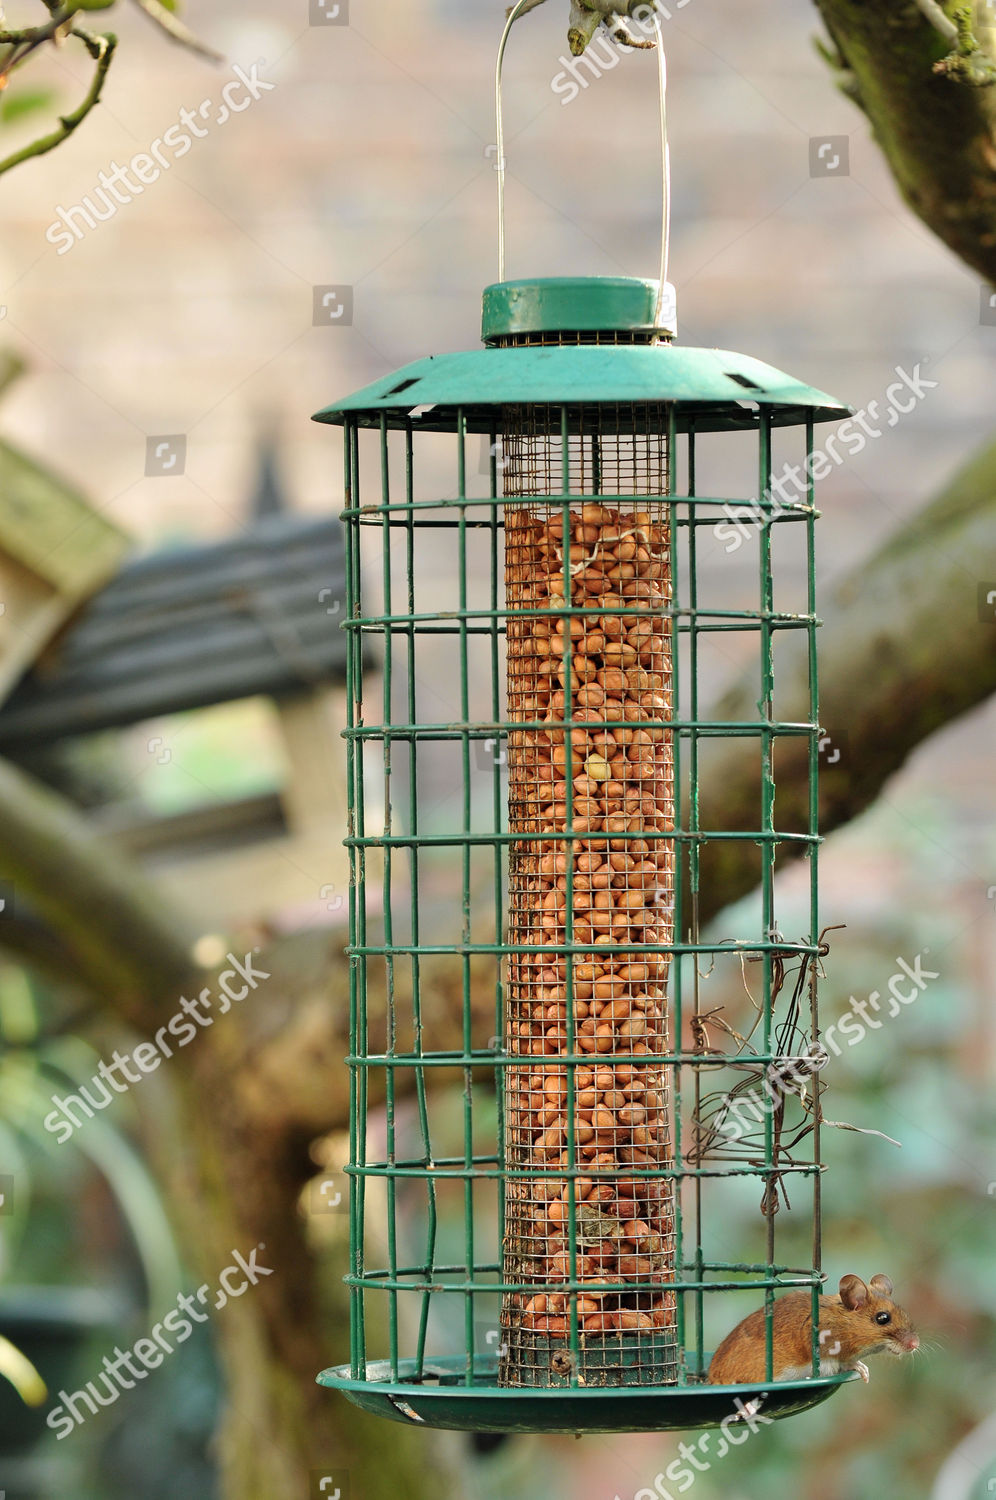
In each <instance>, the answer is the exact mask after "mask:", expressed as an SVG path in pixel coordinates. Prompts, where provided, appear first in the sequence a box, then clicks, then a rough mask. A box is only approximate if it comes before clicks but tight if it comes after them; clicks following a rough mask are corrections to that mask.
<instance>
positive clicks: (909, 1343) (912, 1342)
mask: <svg viewBox="0 0 996 1500" xmlns="http://www.w3.org/2000/svg"><path fill="white" fill-rule="evenodd" d="M906 1347H907V1349H908V1350H909V1351H910V1353H911V1354H913V1353H915V1352H916V1350H917V1349H919V1347H920V1337H919V1335H918V1334H916V1333H908V1334H907V1335H906Z"/></svg>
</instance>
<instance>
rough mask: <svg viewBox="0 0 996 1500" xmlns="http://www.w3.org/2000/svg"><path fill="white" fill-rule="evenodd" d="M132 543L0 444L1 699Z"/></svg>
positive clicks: (58, 482) (46, 473)
mask: <svg viewBox="0 0 996 1500" xmlns="http://www.w3.org/2000/svg"><path fill="white" fill-rule="evenodd" d="M3 383H4V382H3V377H2V375H0V386H2V384H3ZM130 545H131V544H130V542H129V540H128V538H127V536H126V535H125V534H124V532H123V531H120V530H119V529H118V527H117V526H115V525H113V523H112V522H110V521H108V520H105V518H104V517H103V516H102V515H100V514H99V513H98V512H97V511H96V510H94V508H93V506H91V505H90V504H89V502H88V501H87V500H85V499H84V498H83V496H82V495H81V494H79V493H78V492H77V491H76V490H75V489H74V488H73V487H72V486H71V485H69V484H67V483H66V482H65V481H64V480H62V479H60V478H58V477H57V476H56V475H55V474H53V473H52V472H51V471H50V470H49V469H48V468H47V467H45V465H43V464H40V463H38V462H37V461H36V460H35V459H33V458H30V457H29V456H28V455H27V454H25V453H21V452H19V451H18V450H17V449H16V448H12V447H11V446H10V444H9V443H4V442H0V701H2V699H3V697H4V695H5V694H6V693H8V692H9V691H10V689H11V688H12V687H13V686H14V684H15V683H16V682H17V680H18V678H20V677H21V675H22V673H23V672H24V671H25V670H26V668H27V667H28V666H29V665H30V664H31V663H32V662H33V661H34V660H35V658H36V657H37V656H38V654H39V652H40V651H42V649H43V648H44V647H45V646H46V645H47V643H48V642H49V641H50V640H51V638H52V637H53V635H55V633H56V631H57V630H58V629H59V627H60V626H61V625H63V624H64V623H65V621H66V620H67V619H69V618H70V616H71V615H72V614H73V612H74V611H75V610H76V609H78V607H79V605H80V604H81V603H82V601H83V600H85V599H87V598H88V597H89V596H90V595H91V594H92V593H93V591H94V590H95V589H97V588H99V587H100V585H101V584H103V583H106V581H107V579H108V578H110V577H111V575H112V574H113V573H114V572H115V571H116V570H117V569H118V568H119V567H120V565H121V562H122V559H123V558H124V557H125V555H126V554H127V552H128V551H129V548H130Z"/></svg>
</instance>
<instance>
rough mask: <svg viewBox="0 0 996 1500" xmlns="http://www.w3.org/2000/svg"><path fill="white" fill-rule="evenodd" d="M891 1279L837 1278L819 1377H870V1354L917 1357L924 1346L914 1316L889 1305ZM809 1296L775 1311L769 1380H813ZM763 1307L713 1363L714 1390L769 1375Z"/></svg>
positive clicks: (824, 1317) (783, 1302)
mask: <svg viewBox="0 0 996 1500" xmlns="http://www.w3.org/2000/svg"><path fill="white" fill-rule="evenodd" d="M892 1292H893V1287H892V1282H891V1281H890V1280H889V1278H888V1276H883V1275H878V1276H873V1277H872V1278H871V1280H870V1281H869V1282H868V1284H867V1285H866V1284H865V1283H864V1282H863V1281H862V1280H861V1277H860V1276H854V1275H847V1276H842V1277H841V1279H840V1289H839V1293H838V1295H837V1296H835V1297H834V1296H821V1297H820V1299H819V1305H820V1374H821V1375H837V1374H840V1373H841V1372H842V1371H844V1370H855V1371H856V1372H857V1373H858V1374H859V1375H860V1376H861V1379H862V1380H864V1381H866V1382H867V1380H868V1378H869V1375H868V1366H867V1365H866V1364H865V1363H864V1360H865V1358H866V1357H867V1356H868V1355H869V1354H885V1353H888V1354H894V1355H897V1356H901V1355H904V1354H913V1353H914V1352H915V1351H916V1350H917V1349H918V1348H919V1347H920V1340H919V1337H918V1336H917V1333H916V1330H915V1329H914V1327H913V1324H912V1322H911V1320H910V1316H909V1313H907V1312H905V1311H904V1309H903V1308H901V1307H900V1306H898V1304H897V1303H895V1302H894V1301H893V1300H892ZM811 1330H812V1298H811V1296H810V1293H809V1292H789V1293H787V1294H786V1296H784V1297H779V1298H777V1299H776V1301H775V1304H774V1307H773V1308H772V1344H771V1352H772V1378H773V1380H805V1379H807V1378H808V1377H811V1376H812V1373H813V1363H812V1331H811ZM765 1369H766V1365H765V1329H764V1308H763V1307H762V1308H758V1310H757V1312H752V1313H751V1314H750V1316H749V1317H746V1318H744V1320H743V1322H742V1323H738V1324H737V1326H736V1328H734V1329H733V1331H732V1333H728V1334H727V1335H726V1338H725V1339H724V1340H723V1342H722V1343H721V1344H720V1346H719V1348H718V1349H717V1350H716V1352H715V1354H714V1355H713V1357H712V1363H711V1364H710V1366H709V1384H710V1385H762V1384H763V1383H764V1381H765V1380H766V1379H767V1376H766V1374H765Z"/></svg>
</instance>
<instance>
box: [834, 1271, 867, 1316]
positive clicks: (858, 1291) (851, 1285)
mask: <svg viewBox="0 0 996 1500" xmlns="http://www.w3.org/2000/svg"><path fill="white" fill-rule="evenodd" d="M840 1300H841V1302H843V1304H844V1306H845V1307H849V1308H850V1309H851V1310H852V1311H853V1310H854V1309H855V1308H857V1307H863V1306H864V1305H865V1303H866V1302H867V1301H868V1288H867V1287H866V1286H865V1284H864V1282H863V1281H862V1280H861V1277H860V1276H842V1277H841V1278H840Z"/></svg>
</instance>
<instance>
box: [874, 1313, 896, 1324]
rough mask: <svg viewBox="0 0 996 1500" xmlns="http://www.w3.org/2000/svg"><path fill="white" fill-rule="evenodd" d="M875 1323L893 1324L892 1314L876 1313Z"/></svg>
mask: <svg viewBox="0 0 996 1500" xmlns="http://www.w3.org/2000/svg"><path fill="white" fill-rule="evenodd" d="M875 1322H876V1323H891V1322H892V1314H891V1313H887V1312H880V1313H876V1314H875Z"/></svg>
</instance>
